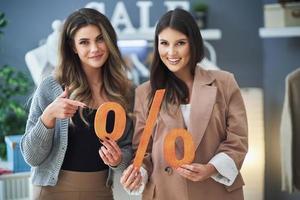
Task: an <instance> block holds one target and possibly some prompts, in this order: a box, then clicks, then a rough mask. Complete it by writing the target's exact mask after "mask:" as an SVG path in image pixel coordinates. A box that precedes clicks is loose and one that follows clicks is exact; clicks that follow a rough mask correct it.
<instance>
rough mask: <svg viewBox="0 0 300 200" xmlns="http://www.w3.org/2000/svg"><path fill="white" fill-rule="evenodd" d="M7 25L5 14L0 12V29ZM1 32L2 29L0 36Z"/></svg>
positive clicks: (0, 32) (0, 33) (1, 32)
mask: <svg viewBox="0 0 300 200" xmlns="http://www.w3.org/2000/svg"><path fill="white" fill-rule="evenodd" d="M6 25H7V20H6V19H5V14H4V13H3V12H0V29H2V28H4V27H5V26H6ZM2 34H3V31H1V30H0V36H1V35H2Z"/></svg>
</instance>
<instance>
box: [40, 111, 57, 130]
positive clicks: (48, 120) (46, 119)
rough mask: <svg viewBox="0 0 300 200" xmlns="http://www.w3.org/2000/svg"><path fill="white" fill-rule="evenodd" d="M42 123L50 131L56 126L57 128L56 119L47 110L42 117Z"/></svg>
mask: <svg viewBox="0 0 300 200" xmlns="http://www.w3.org/2000/svg"><path fill="white" fill-rule="evenodd" d="M41 121H42V123H43V124H44V125H45V127H46V128H48V129H50V128H54V126H55V118H54V117H52V115H51V113H49V110H48V109H47V108H46V109H45V111H44V112H43V114H42V115H41Z"/></svg>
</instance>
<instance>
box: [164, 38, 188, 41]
mask: <svg viewBox="0 0 300 200" xmlns="http://www.w3.org/2000/svg"><path fill="white" fill-rule="evenodd" d="M159 41H167V42H168V40H166V39H163V38H161V39H159ZM179 41H188V39H187V38H181V39H178V40H176V41H175V42H179Z"/></svg>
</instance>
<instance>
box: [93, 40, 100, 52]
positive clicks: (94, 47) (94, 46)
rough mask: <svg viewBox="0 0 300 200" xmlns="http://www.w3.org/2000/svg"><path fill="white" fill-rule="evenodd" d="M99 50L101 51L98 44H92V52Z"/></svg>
mask: <svg viewBox="0 0 300 200" xmlns="http://www.w3.org/2000/svg"><path fill="white" fill-rule="evenodd" d="M98 49H99V47H98V44H97V43H96V42H93V43H92V44H91V52H95V51H98Z"/></svg>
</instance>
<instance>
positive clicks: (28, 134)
mask: <svg viewBox="0 0 300 200" xmlns="http://www.w3.org/2000/svg"><path fill="white" fill-rule="evenodd" d="M48 91H49V86H48V85H47V83H46V80H45V81H43V82H42V83H41V84H40V86H39V87H38V88H37V90H36V91H35V93H34V95H33V98H32V103H31V107H30V111H29V115H28V119H27V123H26V129H25V134H24V135H23V136H22V138H21V141H20V148H21V152H22V155H23V157H24V160H25V161H26V162H27V163H28V164H29V165H30V166H33V167H34V166H38V165H40V164H41V163H42V162H43V161H44V160H45V159H46V158H47V156H48V155H49V153H50V151H51V148H52V142H53V136H54V128H52V129H48V128H46V127H45V125H44V124H43V123H42V121H41V119H40V117H41V115H42V113H43V111H44V110H45V108H46V107H47V106H48V104H47V102H49V96H48V95H47V92H48Z"/></svg>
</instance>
